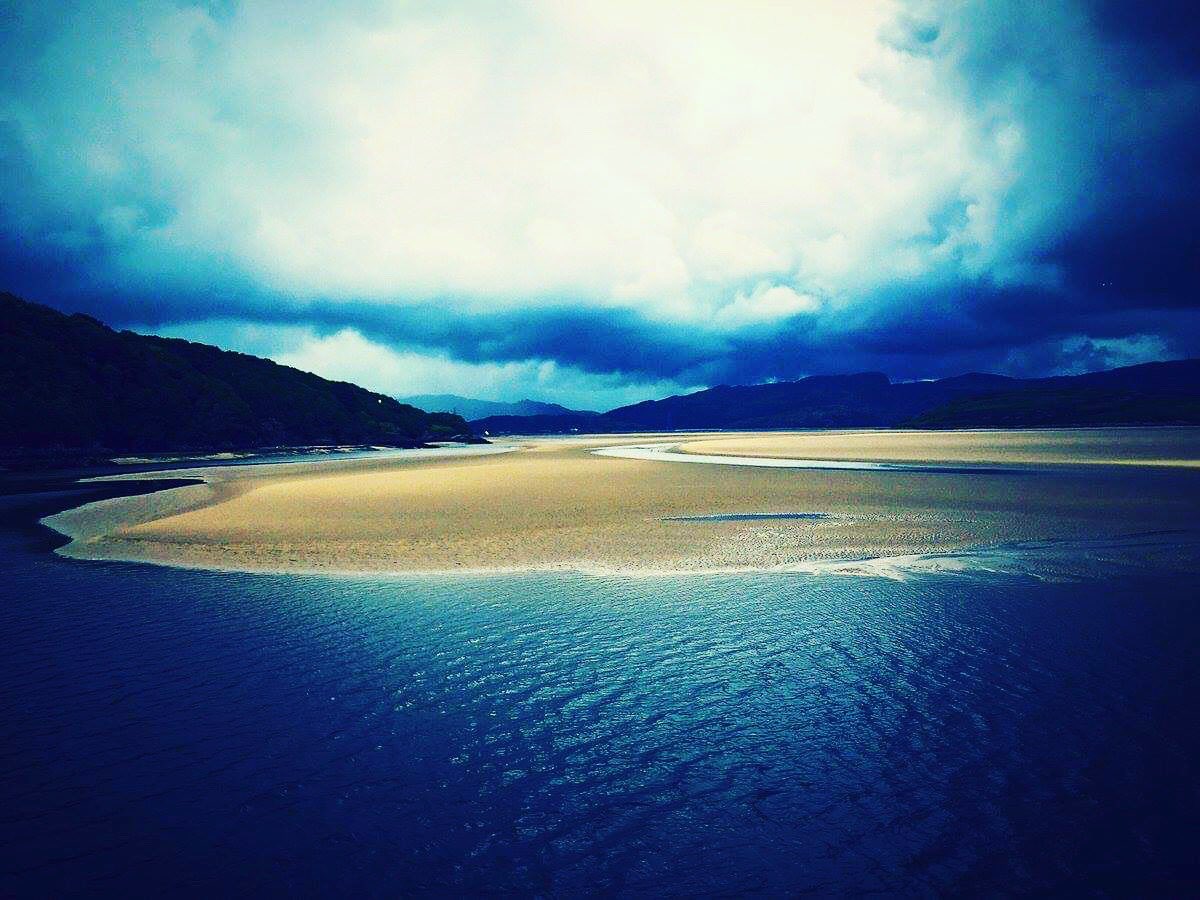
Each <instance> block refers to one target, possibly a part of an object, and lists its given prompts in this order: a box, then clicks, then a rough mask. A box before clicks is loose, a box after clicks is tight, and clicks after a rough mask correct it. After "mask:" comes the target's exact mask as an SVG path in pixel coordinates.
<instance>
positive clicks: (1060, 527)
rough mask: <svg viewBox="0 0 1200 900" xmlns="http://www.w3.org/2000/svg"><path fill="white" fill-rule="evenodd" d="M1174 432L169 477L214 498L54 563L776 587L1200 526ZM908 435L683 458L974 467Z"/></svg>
mask: <svg viewBox="0 0 1200 900" xmlns="http://www.w3.org/2000/svg"><path fill="white" fill-rule="evenodd" d="M1143 431H1145V432H1150V433H1149V434H1141V432H1143ZM1169 432H1170V433H1168V431H1166V430H1156V429H1137V430H1112V431H1109V432H1104V433H1101V432H1098V431H1096V430H1088V431H1060V432H1053V433H1050V432H1045V431H1039V432H1036V433H1031V432H996V433H991V434H990V435H989V437H988V438H987V441H988V446H989V447H991V448H993V449H978V447H977V448H976V450H975V451H973V452H972V453H971V459H970V461H988V462H991V463H1001V464H1002V465H1003V467H1002V468H1001V469H999V470H989V471H988V472H986V473H982V474H971V473H965V472H960V473H946V472H938V473H910V472H895V471H836V470H833V471H809V470H786V469H769V468H759V467H734V466H724V465H691V466H680V465H675V464H670V463H663V462H659V461H651V460H631V459H616V458H608V457H602V456H597V455H595V454H594V453H592V452H591V451H592V450H594V449H596V448H597V447H603V446H615V445H625V444H630V443H636V442H638V441H643V442H655V441H658V442H664V443H670V442H672V438H674V439H675V441H674V442H676V443H678V437H679V436H678V435H642V436H630V435H612V436H589V437H581V438H561V439H534V440H526V441H521V442H519V443H520V447H519V449H516V450H515V451H514V452H509V453H504V452H499V451H503V450H504V449H506V448H504V447H495V448H487V447H481V448H478V449H477V450H474V451H467V452H466V453H463V454H459V455H452V454H449V453H446V454H443V453H440V452H439V451H427V452H426V453H425V454H424V455H422V456H421V457H420V458H416V457H402V456H393V457H390V458H379V457H374V458H373V457H364V458H359V459H347V460H340V461H336V462H323V463H312V464H308V463H293V464H290V465H279V466H271V465H264V466H244V465H243V466H215V467H209V468H202V469H195V470H179V469H174V470H171V471H170V472H164V473H163V477H168V476H169V477H181V476H185V475H186V476H189V477H199V478H202V479H204V483H203V484H199V485H191V486H189V487H183V488H178V489H175V490H169V491H163V492H159V493H153V494H144V495H141V496H138V497H129V498H118V499H112V500H106V501H103V502H102V503H97V504H90V505H88V506H85V507H82V508H79V509H75V510H69V511H67V512H64V513H60V514H59V515H56V516H53V517H51V518H50V519H48V520H46V524H48V525H50V526H51V527H53V528H55V529H56V530H59V531H61V532H63V533H64V534H67V535H68V536H69V537H71V538H72V540H71V542H70V543H69V544H68V545H67V546H66V547H64V548H62V549H61V550H60V551H59V552H61V553H63V554H64V555H67V556H71V557H75V558H83V559H109V560H127V561H138V562H152V563H161V564H168V565H177V566H187V567H200V568H211V569H222V570H237V571H269V572H369V573H383V572H395V573H415V572H422V573H438V572H488V571H515V570H568V571H589V572H597V573H630V574H638V573H656V572H664V573H666V572H705V571H732V570H748V569H752V570H763V571H770V570H783V569H788V568H803V567H804V565H806V564H808V563H812V562H815V561H822V560H840V559H861V558H871V557H881V556H899V555H906V554H926V553H941V552H951V551H956V550H961V549H965V548H970V547H979V546H989V545H996V544H1002V543H1006V542H1014V541H1039V540H1091V539H1096V538H1105V537H1114V536H1118V535H1125V534H1133V533H1140V532H1147V531H1166V530H1173V529H1189V528H1192V527H1194V524H1195V521H1196V518H1197V513H1198V512H1200V509H1198V503H1200V471H1197V470H1196V469H1195V468H1194V466H1195V463H1196V459H1195V457H1194V456H1187V455H1186V454H1187V453H1192V452H1194V448H1195V447H1196V446H1197V445H1198V444H1200V428H1193V429H1170V430H1169ZM856 434H857V435H862V434H867V435H869V436H870V437H869V438H863V437H856V436H855V435H856ZM905 434H906V435H908V436H907V437H901V438H898V439H896V440H893V441H891V442H889V439H892V438H895V437H896V436H895V435H893V434H891V433H887V432H867V433H863V432H858V433H845V434H840V435H839V434H838V433H830V432H821V433H810V434H805V433H787V434H784V433H777V434H770V435H764V434H752V435H730V434H713V435H699V434H696V435H689V436H688V438H687V441H686V442H685V443H684V446H683V447H682V448H681V449H682V450H684V451H685V452H700V451H702V452H705V453H714V454H715V453H721V452H733V451H734V450H736V451H738V452H746V451H747V450H756V451H758V452H764V451H766V450H770V451H772V452H782V450H783V449H790V450H795V449H797V448H800V447H804V448H805V452H810V451H811V450H812V449H813V446H814V442H816V443H817V444H820V445H822V446H824V447H825V448H826V450H827V452H829V453H834V452H841V453H852V452H860V451H861V450H862V449H864V447H863V444H864V443H871V442H873V443H872V446H873V452H874V455H875V456H876V457H877V458H884V459H887V458H893V459H894V458H903V459H909V458H911V457H912V454H914V453H920V454H921V455H922V458H928V459H941V460H949V461H961V460H962V457H963V456H964V455H966V454H967V449H964V448H963V441H964V438H963V437H962V436H961V434H962V433H953V434H952V435H949V436H948V435H947V433H945V432H932V433H919V432H908V433H905ZM1031 435H1036V437H1032V436H1031ZM1155 435H1160V437H1158V438H1156V437H1155ZM1097 442H1099V444H1100V445H1103V447H1105V448H1107V449H1106V450H1105V451H1104V455H1103V456H1102V457H1097V453H1098V450H1097V446H1098V444H1097ZM966 443H967V445H968V449H969V446H970V443H971V442H970V440H969V439H967V440H966ZM997 448H998V449H997ZM1188 448H1193V450H1189V449H1188ZM1181 454H1182V455H1181ZM997 456H999V457H1001V458H999V459H996V458H993V457H997ZM1098 460H1100V461H1098ZM1164 460H1178V465H1164V464H1163V461H1164ZM1072 462H1075V463H1078V465H1075V466H1071V465H1066V464H1067V463H1072ZM1131 463H1134V464H1131ZM1114 464H1115V465H1114ZM137 477H138V478H145V477H147V476H146V475H145V474H140V475H138V476H137ZM801 514H802V515H801ZM731 516H732V517H731Z"/></svg>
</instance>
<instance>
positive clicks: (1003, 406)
mask: <svg viewBox="0 0 1200 900" xmlns="http://www.w3.org/2000/svg"><path fill="white" fill-rule="evenodd" d="M1198 423H1200V360H1196V359H1190V360H1181V361H1179V362H1168V363H1146V364H1144V365H1140V366H1128V367H1126V368H1121V369H1110V370H1109V371H1107V372H1092V373H1089V374H1087V375H1076V376H1073V377H1057V378H1042V379H1037V380H1030V381H1026V382H1024V383H1022V384H1021V386H1020V387H1019V388H1018V389H1017V390H1007V391H998V392H991V393H986V394H983V395H979V396H974V397H964V398H960V399H957V400H953V401H951V402H949V403H946V404H944V405H942V406H938V407H935V408H933V409H930V410H927V411H925V412H923V413H921V414H919V415H917V416H914V417H913V418H912V419H910V420H909V421H908V422H906V423H904V424H906V425H909V426H911V427H914V428H1022V427H1023V428H1044V427H1052V426H1066V425H1183V424H1187V425H1192V424H1198Z"/></svg>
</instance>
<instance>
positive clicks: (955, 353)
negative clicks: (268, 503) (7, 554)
mask: <svg viewBox="0 0 1200 900" xmlns="http://www.w3.org/2000/svg"><path fill="white" fill-rule="evenodd" d="M0 10H2V11H0V16H4V17H5V22H4V28H3V29H2V30H0V44H2V46H0V72H2V74H0V179H2V180H3V186H2V190H3V192H2V194H0V196H3V198H4V201H3V203H2V204H0V289H6V290H9V291H12V292H14V293H18V294H20V295H22V296H25V297H27V298H29V299H32V300H38V301H41V302H46V303H50V304H52V305H55V306H58V307H59V308H62V309H66V310H82V311H86V312H89V313H91V314H92V315H95V316H97V317H98V318H101V319H103V320H105V321H107V322H109V323H111V324H113V325H117V326H121V327H132V328H135V329H137V330H142V331H154V332H157V333H161V334H169V335H177V336H183V337H188V338H191V339H194V340H202V341H207V342H212V343H216V344H219V345H221V346H225V347H229V348H232V349H240V350H245V351H247V352H253V353H257V354H260V355H267V356H271V357H273V358H275V359H278V360H280V361H281V362H286V363H289V364H292V365H297V366H299V367H301V368H305V369H310V370H312V371H316V372H318V373H320V374H323V375H326V376H329V377H336V378H345V379H349V380H353V381H357V382H359V383H361V384H364V385H367V386H369V387H372V388H376V389H380V390H385V391H389V392H392V393H396V394H407V393H419V392H432V391H452V392H456V393H464V394H471V395H475V396H482V397H491V398H516V397H522V396H533V397H536V398H539V399H549V400H557V401H560V402H564V403H568V404H574V405H579V406H586V407H590V408H603V407H608V406H613V405H617V404H620V403H624V402H630V401H634V400H639V399H644V398H646V397H651V396H661V395H663V394H666V393H673V392H678V391H682V390H687V389H691V388H695V387H700V386H705V385H711V384H717V383H732V382H753V381H763V380H769V379H780V378H794V377H798V376H802V375H805V374H812V373H827V372H846V371H858V370H868V369H873V370H882V371H885V372H888V373H889V374H891V375H893V376H894V377H901V378H920V377H931V376H939V375H946V374H954V373H958V372H961V371H967V370H974V369H986V370H992V371H1002V372H1008V373H1012V374H1047V373H1053V372H1076V371H1085V370H1089V369H1094V368H1100V367H1105V366H1111V365H1120V364H1127V363H1133V362H1141V361H1145V360H1150V359H1161V358H1174V357H1181V356H1190V355H1200V316H1198V315H1197V297H1198V294H1197V288H1198V287H1200V247H1198V246H1197V237H1196V235H1197V234H1198V233H1200V230H1198V226H1200V222H1198V221H1197V220H1198V219H1200V203H1198V200H1200V197H1198V196H1197V194H1198V192H1200V150H1198V149H1197V148H1198V146H1200V144H1198V142H1197V141H1196V139H1195V135H1196V134H1197V129H1198V126H1200V121H1198V120H1200V63H1198V62H1197V61H1198V60H1200V40H1198V31H1200V26H1198V25H1197V24H1196V21H1195V19H1196V17H1195V16H1193V15H1192V13H1191V10H1190V8H1189V7H1188V5H1186V4H1183V3H1174V2H1165V0H1164V2H1160V3H1155V4H1134V3H1127V2H1087V3H1084V2H1066V0H1063V2H1055V0H1041V2H1033V0H1030V2H1017V0H986V2H982V0H979V2H971V0H966V2H955V3H924V2H890V0H879V2H876V0H853V2H846V0H836V2H833V0H830V2H826V0H809V2H803V0H798V2H795V3H787V4H783V3H766V2H762V3H755V2H744V3H707V2H687V3H671V2H654V0H651V2H644V0H643V2H637V3H625V2H606V3H586V2H569V3H568V2H557V3H542V2H527V3H506V4H501V3H492V2H488V3H472V2H453V0H448V2H436V3H435V2H399V0H351V2H344V3H337V4H329V3H323V2H322V3H317V2H312V3H305V2H301V0H289V2H282V0H278V2H267V0H247V2H235V0H225V2H209V3H187V2H173V0H123V2H111V3H107V2H99V0H94V2H58V3H54V4H47V3H32V2H31V3H25V2H21V0H18V2H16V3H12V2H10V3H7V4H5V5H4V6H3V7H2V8H0Z"/></svg>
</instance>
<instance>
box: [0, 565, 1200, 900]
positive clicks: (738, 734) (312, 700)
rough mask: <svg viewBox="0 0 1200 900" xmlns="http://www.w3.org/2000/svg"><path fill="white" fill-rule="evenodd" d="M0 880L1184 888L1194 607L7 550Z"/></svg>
mask: <svg viewBox="0 0 1200 900" xmlns="http://www.w3.org/2000/svg"><path fill="white" fill-rule="evenodd" d="M0 553H2V554H3V557H2V559H0V563H3V564H4V565H5V577H4V579H3V581H2V582H0V631H2V633H3V635H4V653H3V655H2V656H0V715H2V716H3V721H4V727H5V734H6V736H5V739H4V742H3V746H2V747H0V821H2V822H3V825H2V826H0V835H2V844H0V894H3V893H17V894H42V895H49V894H62V893H67V892H72V891H77V892H90V893H115V892H124V893H127V894H128V893H132V894H153V893H158V892H161V891H166V890H171V891H175V892H180V891H183V892H187V893H232V894H251V893H269V894H274V893H280V892H285V891H288V890H293V891H297V892H301V893H309V894H311V893H337V894H364V895H395V894H398V893H409V894H412V893H417V894H422V893H423V894H429V895H442V896H444V895H447V894H449V893H462V892H466V891H471V892H478V891H488V892H494V893H508V892H519V893H539V894H544V895H573V894H581V893H584V892H588V893H597V892H599V893H618V894H631V895H649V894H653V895H681V894H695V893H708V894H711V893H729V892H738V891H747V892H758V893H763V894H770V895H781V894H791V893H796V892H801V891H810V892H816V893H831V892H859V891H867V890H872V891H884V892H904V893H909V894H914V893H915V894H922V893H934V892H945V891H957V892H969V893H996V892H1004V893H1009V892H1013V891H1054V892H1059V893H1065V892H1072V891H1076V890H1088V891H1097V892H1100V893H1102V894H1103V893H1112V894H1114V895H1123V894H1127V893H1128V892H1130V891H1139V890H1141V891H1145V890H1146V889H1149V888H1153V889H1156V890H1169V891H1178V890H1181V889H1182V888H1184V887H1185V886H1187V885H1188V884H1189V883H1190V882H1193V881H1194V879H1196V878H1197V876H1198V872H1197V870H1196V869H1195V868H1194V867H1193V866H1194V863H1193V859H1194V855H1195V854H1194V847H1193V844H1194V839H1195V835H1196V833H1197V831H1196V829H1197V825H1198V824H1200V822H1198V821H1197V818H1198V817H1197V812H1196V811H1197V809H1198V808H1200V807H1198V805H1197V801H1198V800H1200V797H1198V796H1197V794H1198V789H1197V785H1198V779H1197V768H1196V766H1197V764H1196V759H1197V751H1200V739H1198V737H1197V730H1196V725H1195V712H1194V706H1195V691H1196V688H1197V683H1198V682H1197V676H1198V675H1200V663H1198V661H1197V654H1196V652H1195V647H1196V638H1197V633H1198V629H1197V624H1198V622H1200V616H1198V614H1197V611H1196V603H1195V599H1196V598H1195V591H1194V589H1193V587H1192V585H1191V583H1190V582H1187V581H1181V580H1180V578H1179V577H1177V576H1168V575H1165V574H1164V575H1162V576H1161V577H1159V576H1153V575H1147V574H1145V573H1141V574H1133V573H1128V574H1126V575H1124V576H1122V577H1119V578H1109V579H1105V580H1103V581H1099V580H1094V581H1070V582H1064V583H1044V582H1039V581H1037V580H1035V579H1032V578H1028V577H1024V576H1017V575H1003V576H1002V575H988V576H984V575H971V574H963V573H957V574H940V575H939V574H924V575H917V576H914V577H912V578H910V579H909V580H906V581H895V580H890V579H884V578H873V577H845V576H828V575H827V576H811V575H810V576H804V575H788V576H737V577H732V576H730V577H703V578H687V579H667V578H638V579H611V580H608V579H602V578H595V577H576V576H555V577H547V576H536V577H534V576H526V577H507V578H503V579H501V578H490V579H486V580H483V579H466V578H463V579H440V580H433V579H421V580H416V579H407V580H405V579H390V580H389V579H378V578H372V579H344V578H343V579H332V578H321V577H295V576H291V577H281V576H242V575H229V574H210V573H202V572H183V571H173V570H168V569H160V568H154V567H142V566H131V565H123V564H102V563H84V562H75V561H69V560H62V559H58V558H55V557H52V556H50V555H48V554H46V553H45V552H44V551H43V550H42V549H39V548H35V547H31V546H29V545H28V544H27V542H17V541H10V542H9V543H7V544H4V545H3V547H2V548H0Z"/></svg>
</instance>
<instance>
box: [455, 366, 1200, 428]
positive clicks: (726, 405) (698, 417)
mask: <svg viewBox="0 0 1200 900" xmlns="http://www.w3.org/2000/svg"><path fill="white" fill-rule="evenodd" d="M1182 424H1192V425H1195V424H1200V360H1179V361H1176V362H1161V363H1146V364H1144V365H1138V366H1128V367H1125V368H1120V369H1110V370H1109V371H1106V372H1093V373H1090V374H1087V375H1074V376H1059V377H1053V378H1034V379H1020V378H1009V377H1005V376H1002V375H988V374H981V373H972V374H968V375H958V376H955V377H953V378H942V379H938V380H935V381H910V382H898V383H897V382H892V381H891V380H890V379H889V378H888V377H887V376H886V375H883V374H881V373H879V372H866V373H861V374H857V375H818V376H813V377H811V378H803V379H800V380H799V381H781V382H775V383H772V384H753V385H740V386H730V385H721V386H719V387H714V388H708V389H707V390H703V391H697V392H696V393H693V394H686V395H682V396H677V397H666V398H664V399H662V400H647V401H645V402H643V403H635V404H633V405H631V406H622V407H619V408H618V409H614V410H610V411H609V412H606V413H603V414H601V415H594V416H575V417H563V416H498V417H492V418H488V419H482V420H479V421H475V422H472V425H474V426H475V428H476V430H477V431H479V432H481V433H489V434H538V433H556V432H569V431H581V432H582V431H596V432H603V431H675V430H685V429H688V430H691V429H709V428H714V429H717V428H719V429H736V430H742V429H745V430H754V429H772V428H894V427H902V428H1043V427H1052V426H1062V427H1065V426H1072V425H1182Z"/></svg>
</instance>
